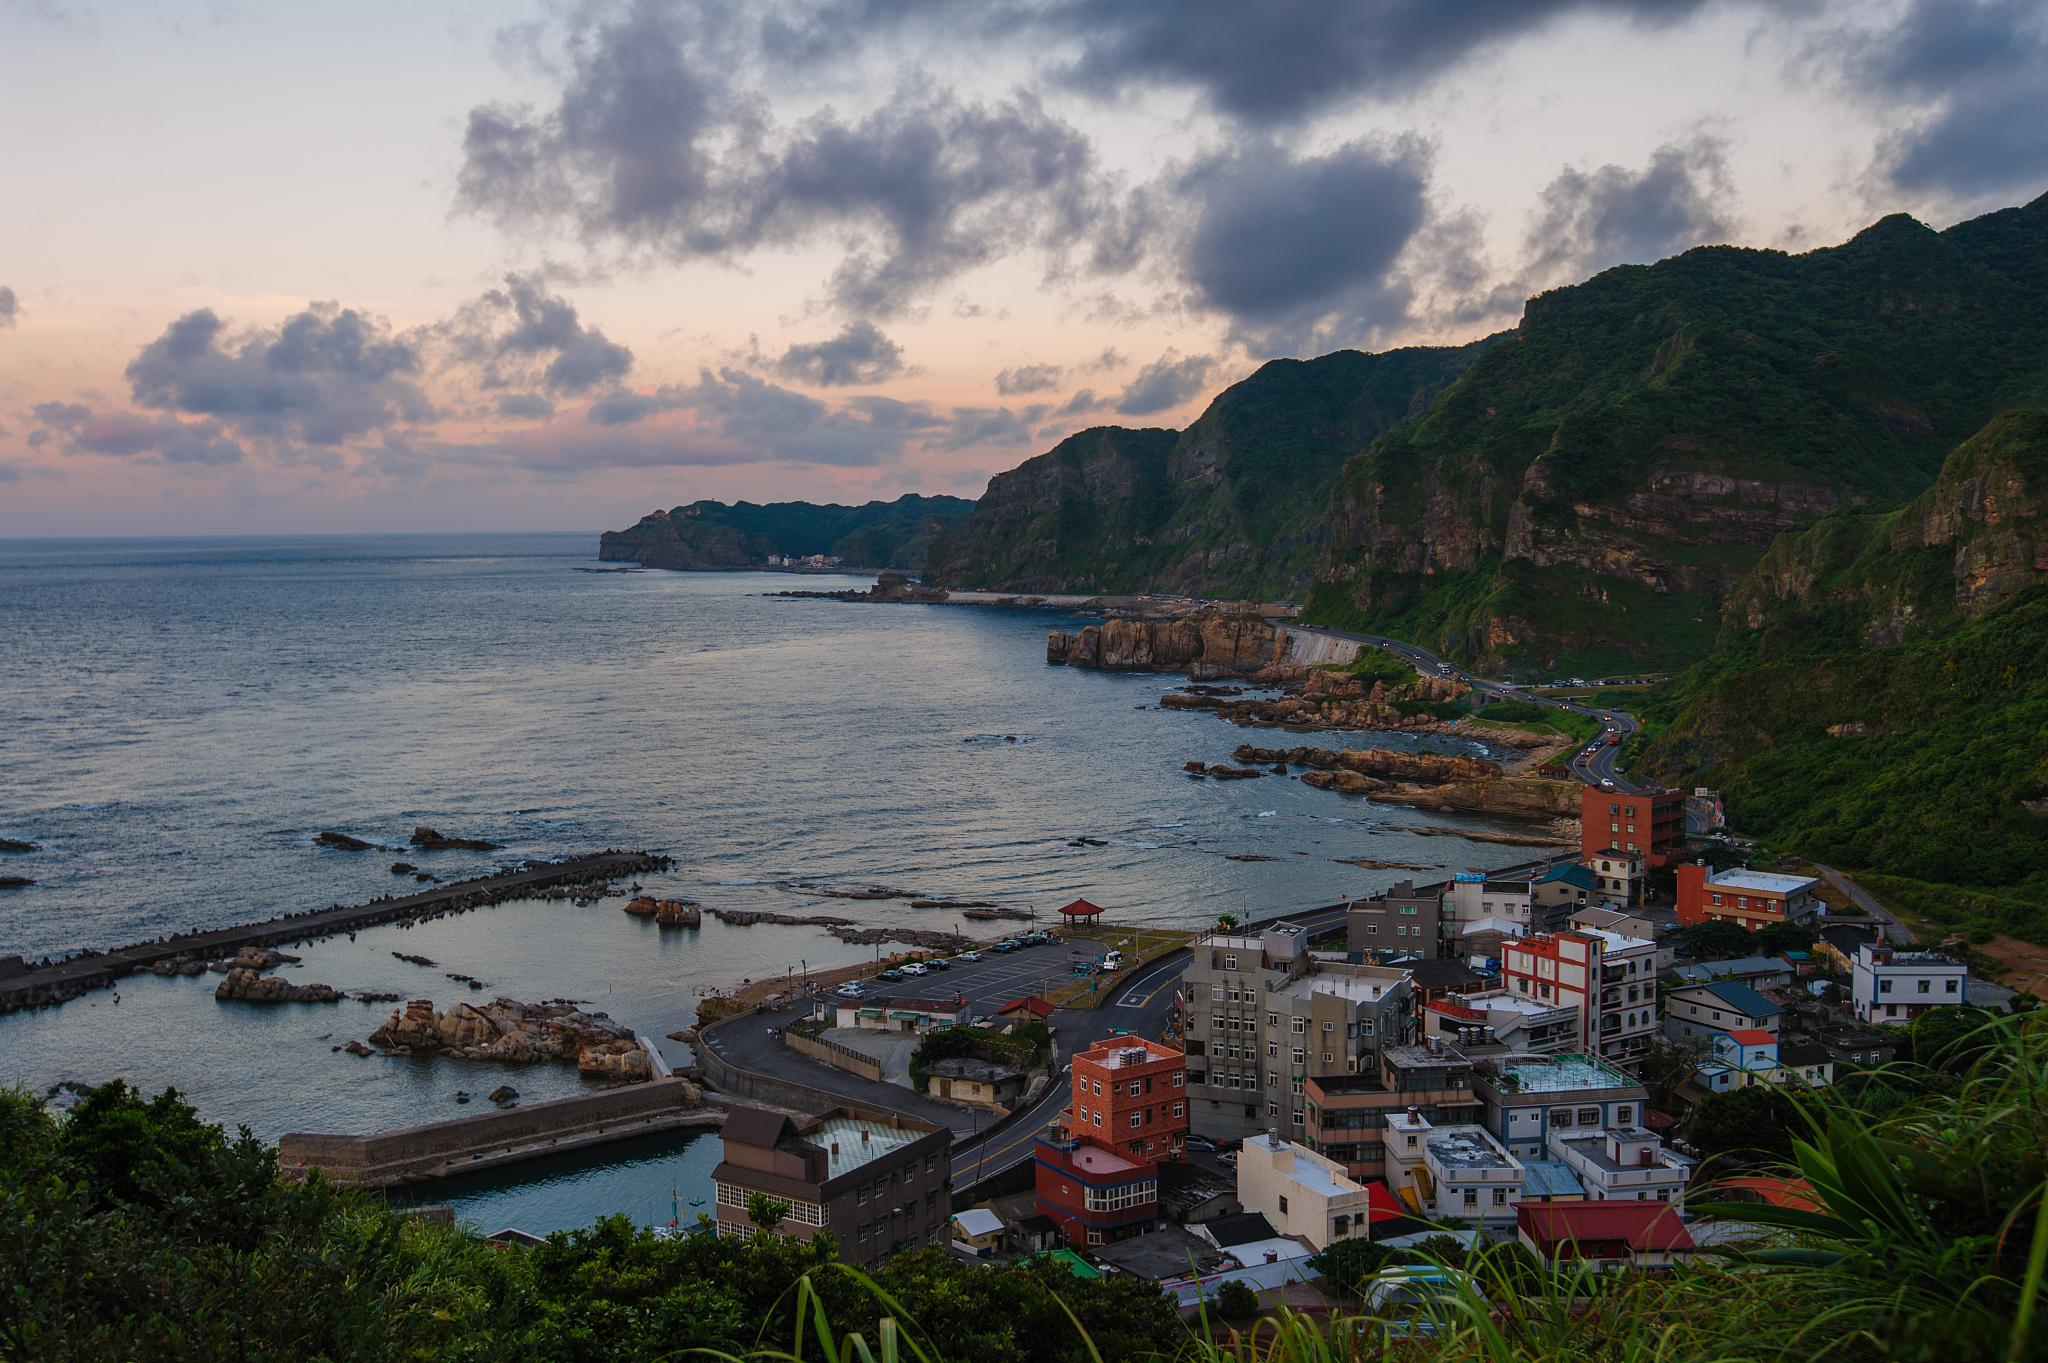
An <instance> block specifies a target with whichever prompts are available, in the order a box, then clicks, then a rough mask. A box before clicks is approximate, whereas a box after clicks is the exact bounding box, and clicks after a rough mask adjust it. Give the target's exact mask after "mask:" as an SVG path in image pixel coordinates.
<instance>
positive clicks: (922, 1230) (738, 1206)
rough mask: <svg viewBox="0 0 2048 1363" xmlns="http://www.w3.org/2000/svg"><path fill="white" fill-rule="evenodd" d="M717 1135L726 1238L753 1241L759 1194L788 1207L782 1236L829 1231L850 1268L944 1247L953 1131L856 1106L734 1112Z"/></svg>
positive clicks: (721, 1228) (715, 1173) (718, 1195)
mask: <svg viewBox="0 0 2048 1363" xmlns="http://www.w3.org/2000/svg"><path fill="white" fill-rule="evenodd" d="M719 1134H720V1138H721V1141H722V1143H723V1154H724V1158H723V1159H721V1160H720V1161H719V1164H718V1167H717V1168H716V1169H714V1170H712V1172H711V1180H712V1185H713V1188H714V1198H713V1204H714V1207H715V1209H716V1222H717V1226H718V1233H719V1234H720V1235H751V1234H753V1233H754V1232H755V1231H756V1229H758V1228H757V1227H756V1226H755V1225H754V1223H753V1220H752V1218H751V1217H750V1216H749V1215H748V1213H747V1199H748V1197H749V1195H750V1194H753V1193H762V1194H765V1195H766V1196H768V1197H770V1198H773V1199H775V1200H776V1201H778V1202H781V1203H783V1204H784V1205H785V1206H787V1207H788V1208H789V1211H788V1214H787V1215H786V1216H785V1217H784V1218H783V1221H782V1224H781V1226H780V1227H779V1228H778V1229H779V1230H780V1231H781V1233H783V1234H786V1235H796V1236H800V1237H802V1238H804V1239H809V1238H811V1237H812V1236H816V1235H820V1234H823V1233H825V1232H828V1231H829V1232H830V1233H831V1234H832V1236H833V1239H834V1241H835V1242H836V1243H837V1245H838V1248H839V1256H840V1258H842V1259H844V1260H846V1261H847V1262H848V1263H852V1264H862V1265H872V1264H876V1263H879V1262H880V1261H881V1260H883V1259H885V1258H887V1257H888V1256H889V1255H891V1254H894V1253H896V1252H898V1251H899V1250H906V1249H918V1248H921V1247H923V1246H926V1245H943V1244H944V1243H945V1242H946V1238H947V1235H948V1231H947V1219H948V1218H949V1217H951V1216H952V1214H953V1194H952V1181H953V1166H952V1160H951V1157H950V1155H949V1153H948V1152H949V1151H950V1150H951V1149H952V1145H953V1133H952V1132H950V1131H948V1130H946V1129H945V1128H944V1127H942V1126H937V1125H934V1124H933V1123H931V1122H923V1121H918V1120H917V1119H915V1118H912V1117H904V1116H901V1115H899V1114H897V1113H893V1112H880V1111H873V1110H869V1109H866V1108H858V1107H840V1108H834V1109H833V1110H832V1111H830V1112H827V1113H825V1114H823V1115H822V1116H816V1117H792V1116H789V1115H787V1114H785V1113H781V1112H771V1111H769V1110H767V1109H766V1108H758V1107H751V1106H746V1105H736V1106H734V1107H733V1108H732V1110H731V1111H730V1112H729V1113H727V1115H726V1119H725V1124H724V1126H723V1127H722V1128H721V1130H720V1133H719Z"/></svg>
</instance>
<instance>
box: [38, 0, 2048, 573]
mask: <svg viewBox="0 0 2048 1363" xmlns="http://www.w3.org/2000/svg"><path fill="white" fill-rule="evenodd" d="M2043 190H2048V5H2043V4H2040V3H2038V0H1869V2H1868V3H1860V2H1859V3H1826V2H1825V0H1456V2H1455V3H1451V2H1449V0H1373V3H1359V2H1358V0H1325V2H1312V0H1261V2H1260V3H1258V4H1246V3H1242V0H1172V3H1165V2H1164V0H1161V2H1159V3H1145V2H1144V0H944V2H943V3H941V0H687V2H684V0H585V2H582V3H524V0H495V2H494V3H468V4H464V3H447V4H436V3H432V2H431V0H406V2H403V3H387V2H386V0H354V3H350V4H347V5H339V4H324V5H309V4H292V5H272V4H256V3H250V2H248V0H214V2H213V3H192V4H179V3H174V2H173V0H157V2H151V0H127V3H112V2H111V0H77V2H76V3H74V2H73V0H0V536H46V535H55V536H91V535H211V534H259V533H287V532H289V533H365V532H380V531H388V532H415V531H433V530H490V529H522V530H538V529H565V530H566V529H575V530H594V529H599V528H605V527H616V526H623V525H626V524H630V523H631V522H632V521H633V520H634V519H636V518H637V517H639V516H640V515H642V514H644V513H645V512H647V511H649V510H652V509H654V508H656V507H666V506H673V505H678V504H680V503H683V502H687V501H692V500H695V499H697V498H700V497H715V498H720V499H725V500H731V499H735V498H742V497H744V498H747V499H749V500H754V501H768V500H788V499H805V500H812V501H839V502H859V501H866V500H868V499H870V498H893V497H895V496H898V495H900V494H902V493H904V492H928V493H937V492H945V493H953V494H956V495H961V496H969V497H972V496H976V495H978V494H979V493H980V492H981V490H982V488H983V487H984V486H985V485H986V483H987V480H988V478H989V477H990V476H991V475H992V474H994V473H997V472H1000V471H1002V470H1004V469H1007V468H1011V467H1014V466H1015V465H1016V464H1018V463H1020V462H1021V461H1023V460H1024V459H1026V458H1028V457H1030V456H1031V455H1034V454H1037V453H1040V452H1042V451H1044V450H1046V449H1048V448H1050V447H1051V446H1052V445H1054V444H1055V443H1057V442H1058V441H1059V440H1060V439H1062V438H1063V437H1065V436H1067V435H1069V434H1071V433H1073V432H1075V431H1078V430H1082V429H1085V428H1087V427H1089V426H1096V425H1105V424H1118V425H1137V426H1182V425H1185V424H1186V423H1187V422H1188V421H1190V420H1192V419H1193V418H1194V417H1195V416H1196V415H1198V414H1199V413H1200V411H1201V409H1202V407H1203V406H1204V404H1206V402H1207V401H1208V400H1209V399H1210V398H1212V397H1213V396H1214V395H1215V393H1216V392H1217V391H1218V390H1219V389H1221V388H1223V387H1225V386H1227V385H1228V384H1229V383H1231V382H1233V381H1235V380H1236V379H1239V378H1242V377H1243V376H1244V375H1246V374H1248V373H1250V372H1251V371H1252V370H1253V369H1255V368H1257V366H1258V365H1259V364H1261V363H1263V362H1264V361H1266V360H1268V359H1272V358H1275V357H1281V356H1310V355H1316V354H1321V353H1325V352H1327V351H1330V350H1335V349H1340V348H1345V347H1354V348H1360V349H1367V350H1383V349H1389V348H1392V347H1396V346H1403V345H1426V344H1457V343H1461V342H1464V341H1468V340H1471V339H1475V338H1477V337H1480V336H1483V335H1487V334H1489V333H1491V332H1494V331H1498V330H1500V329H1502V328H1504V327H1510V326H1513V325H1514V324H1515V322H1516V321H1517V319H1518V318H1519V317H1520V314H1521V308H1522V303H1523V301H1524V300H1525V299H1526V298H1528V297H1529V296H1531V295H1532V294H1534V293H1537V292H1540V291H1541V290H1543V289H1546V288H1551V287H1556V286H1558V285H1561V284H1567V283H1571V282H1575V281H1577V280H1579V279H1582V278H1585V277H1587V276H1588V275H1591V274H1593V273H1596V272H1598V271H1599V270H1602V269H1605V268H1608V267H1611V266H1614V265H1618V264H1626V263H1643V262H1649V261H1654V260H1657V259H1660V258H1662V257H1665V256H1668V255H1672V254H1675V253H1677V252H1679V251H1682V250H1685V249H1688V248H1690V247H1692V246H1695V245H1700V244H1713V243H1733V244H1739V245H1746V246H1755V247H1767V248H1776V249H1783V250H1790V251H1802V250H1811V249H1815V248H1818V247H1822V246H1826V245H1829V244H1832V243H1835V242H1838V241H1840V240H1842V239H1844V238H1846V237H1848V236H1850V235H1852V234H1853V233H1854V232H1856V231H1857V230H1860V229H1861V228H1862V227H1864V226H1867V225H1868V224H1869V223H1871V222H1873V221H1875V220H1876V219H1877V218H1879V217H1881V216H1883V215H1885V214H1887V213H1893V212H1905V213H1911V214H1913V215H1914V216H1916V217H1918V218H1920V219H1922V220H1923V221H1926V222H1928V223H1930V224H1932V225H1934V226H1937V227H1945V226H1948V225H1949V224H1951V223H1953V222H1956V221H1959V220H1962V219H1964V218H1968V217H1972V216H1975V215H1977V214H1979V213H1982V212H1986V211H1989V210H1992V209H1996V208H2000V207H2005V206H2009V205H2012V204H2017V203H2023V202H2026V201H2028V200H2031V199H2033V198H2035V197H2036V196H2038V195H2039V194H2041V193H2042V192H2043Z"/></svg>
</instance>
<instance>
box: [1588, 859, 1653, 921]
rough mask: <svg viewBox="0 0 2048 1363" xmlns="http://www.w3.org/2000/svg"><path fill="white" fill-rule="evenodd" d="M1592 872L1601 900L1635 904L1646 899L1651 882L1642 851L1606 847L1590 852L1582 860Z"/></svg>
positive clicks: (1631, 906) (1621, 904)
mask: <svg viewBox="0 0 2048 1363" xmlns="http://www.w3.org/2000/svg"><path fill="white" fill-rule="evenodd" d="M1582 864H1583V865H1584V866H1585V868H1586V869H1587V870H1588V871H1591V872H1592V873H1593V884H1594V887H1595V889H1596V891H1597V892H1598V895H1599V898H1600V900H1601V902H1603V903H1607V904H1618V905H1620V906H1622V907H1623V908H1634V907H1635V906H1636V905H1638V904H1640V903H1642V902H1643V899H1644V896H1645V893H1646V891H1647V889H1648V883H1649V863H1648V861H1647V859H1646V858H1645V857H1644V855H1643V854H1642V853H1641V852H1625V851H1623V850H1622V849H1620V848H1618V847H1603V848H1601V849H1600V850H1599V851H1597V852H1593V853H1590V854H1588V855H1587V856H1586V858H1585V861H1584V862H1583V863H1582Z"/></svg>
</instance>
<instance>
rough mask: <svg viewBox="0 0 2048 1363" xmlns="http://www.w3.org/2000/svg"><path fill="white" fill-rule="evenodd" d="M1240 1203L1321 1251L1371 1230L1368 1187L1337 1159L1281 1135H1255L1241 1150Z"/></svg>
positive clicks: (1239, 1165)
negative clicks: (1350, 1173) (1348, 1173)
mask: <svg viewBox="0 0 2048 1363" xmlns="http://www.w3.org/2000/svg"><path fill="white" fill-rule="evenodd" d="M1237 1201H1238V1205H1239V1206H1241V1207H1243V1208H1244V1209H1245V1210H1246V1211H1247V1212H1257V1213H1259V1214H1260V1215H1262V1216H1264V1217H1265V1218H1266V1220H1267V1221H1269V1222H1271V1223H1272V1225H1273V1227H1274V1228H1275V1229H1276V1230H1278V1231H1279V1232H1280V1234H1282V1235H1289V1236H1297V1237H1299V1238H1300V1239H1302V1240H1305V1241H1307V1242H1308V1245H1309V1247H1310V1248H1311V1249H1314V1250H1318V1251H1320V1250H1324V1249H1327V1248H1329V1247H1330V1246H1331V1245H1332V1244H1334V1243H1335V1242H1337V1241H1339V1240H1349V1239H1354V1238H1356V1239H1363V1238H1364V1237H1365V1236H1366V1234H1367V1233H1368V1231H1369V1229H1370V1222H1369V1220H1368V1212H1369V1210H1370V1201H1369V1196H1368V1194H1367V1193H1366V1190H1365V1185H1364V1184H1363V1183H1356V1182H1353V1181H1352V1180H1351V1179H1350V1178H1349V1177H1348V1176H1346V1174H1345V1172H1344V1166H1343V1165H1341V1164H1339V1163H1338V1162H1337V1161H1335V1160H1333V1159H1326V1158H1324V1157H1323V1156H1322V1155H1319V1154H1317V1153H1316V1152H1315V1151H1313V1150H1310V1149H1308V1148H1307V1147H1306V1146H1303V1145H1298V1144H1295V1143H1294V1142H1292V1141H1289V1140H1286V1139H1284V1138H1283V1137H1280V1136H1271V1135H1266V1136H1251V1137H1248V1138H1247V1139H1246V1140H1245V1142H1244V1144H1243V1145H1241V1146H1240V1147H1238V1152H1237Z"/></svg>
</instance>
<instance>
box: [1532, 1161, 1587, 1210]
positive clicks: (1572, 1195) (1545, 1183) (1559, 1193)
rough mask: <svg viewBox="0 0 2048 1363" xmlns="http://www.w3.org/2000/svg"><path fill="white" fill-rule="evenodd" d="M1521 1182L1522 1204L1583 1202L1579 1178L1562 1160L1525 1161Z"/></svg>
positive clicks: (1583, 1194)
mask: <svg viewBox="0 0 2048 1363" xmlns="http://www.w3.org/2000/svg"><path fill="white" fill-rule="evenodd" d="M1522 1169H1523V1172H1524V1174H1525V1177H1524V1178H1523V1180H1522V1201H1524V1202H1583V1201H1584V1200H1585V1197H1586V1190H1585V1188H1584V1187H1582V1186H1581V1185H1580V1183H1579V1176H1578V1175H1577V1174H1574V1173H1573V1172H1572V1167H1571V1166H1570V1165H1569V1164H1566V1163H1565V1162H1564V1161H1563V1160H1555V1159H1525V1160H1523V1161H1522Z"/></svg>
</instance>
